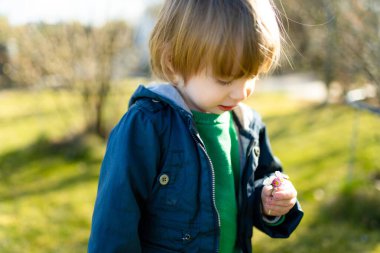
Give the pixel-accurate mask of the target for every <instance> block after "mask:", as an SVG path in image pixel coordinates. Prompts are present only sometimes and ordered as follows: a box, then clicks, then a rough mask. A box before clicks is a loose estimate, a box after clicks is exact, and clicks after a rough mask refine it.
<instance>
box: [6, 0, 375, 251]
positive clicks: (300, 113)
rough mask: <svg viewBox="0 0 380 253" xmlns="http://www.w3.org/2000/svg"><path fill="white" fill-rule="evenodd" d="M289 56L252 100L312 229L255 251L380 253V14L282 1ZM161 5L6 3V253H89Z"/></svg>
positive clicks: (358, 5) (260, 244) (303, 227)
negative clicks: (113, 138) (100, 186)
mask: <svg viewBox="0 0 380 253" xmlns="http://www.w3.org/2000/svg"><path fill="white" fill-rule="evenodd" d="M274 2H275V4H276V5H277V7H278V13H279V18H280V19H281V20H282V22H283V28H284V41H285V43H284V57H283V61H282V62H281V64H280V65H281V66H280V67H279V68H278V69H277V70H276V71H275V72H274V73H273V74H272V75H270V76H266V77H262V79H261V80H260V82H259V83H258V85H257V91H256V93H255V94H254V95H253V96H252V97H251V98H250V99H249V101H248V102H247V103H248V104H249V105H250V106H252V107H254V108H255V109H256V110H258V111H259V112H260V113H261V114H262V115H263V117H264V120H265V122H266V123H267V126H268V131H269V134H270V137H271V141H272V146H273V150H274V152H275V154H276V155H277V156H278V157H279V158H280V159H281V161H282V163H283V165H284V168H285V170H286V172H287V174H288V175H289V176H290V178H291V180H292V181H293V183H294V184H295V186H296V188H297V190H298V195H299V200H300V202H301V204H302V206H303V208H304V211H305V217H304V219H303V221H302V222H301V224H300V226H299V227H298V229H297V230H296V231H295V232H294V234H293V235H292V236H291V237H290V238H289V239H286V240H283V239H276V240H275V239H271V238H268V237H267V236H266V235H264V234H262V233H261V232H260V231H255V236H254V239H253V244H254V248H255V250H256V252H335V253H339V252H370V253H375V252H380V230H379V227H380V197H379V196H380V155H379V154H380V146H379V143H380V132H379V126H380V124H379V123H380V118H379V116H380V115H379V114H380V112H379V111H380V109H379V105H380V68H379V67H380V2H379V1H378V0H319V1H315V0H303V1H300V0H298V1H297V0H287V1H281V0H274ZM161 4H162V1H161V0H156V1H153V0H151V1H149V0H144V1H143V0H139V1H132V0H128V1H126V0H123V1H122V0H92V1H89V0H75V1H74V0H65V1H63V0H56V1H47V0H33V1H27V0H0V252H4V253H15V252H31V253H33V252H39V253H40V252H86V247H87V240H88V236H89V232H90V226H91V216H92V210H93V205H94V200H95V196H96V191H97V180H98V175H99V168H100V163H101V161H102V158H103V154H104V150H105V144H106V140H107V135H108V133H109V131H110V130H111V129H112V127H113V126H114V125H115V124H116V123H117V121H118V120H119V118H120V117H121V116H122V115H123V114H124V113H125V111H126V110H127V105H128V100H129V97H130V95H131V94H132V92H133V91H134V90H135V89H136V87H137V85H138V84H141V83H143V84H148V83H150V82H152V81H155V80H154V78H152V77H151V73H150V70H149V55H148V38H149V33H150V31H151V29H152V27H153V25H154V23H155V20H156V17H157V14H158V12H159V9H160V6H161Z"/></svg>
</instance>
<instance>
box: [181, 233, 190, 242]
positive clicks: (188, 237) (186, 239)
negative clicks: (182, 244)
mask: <svg viewBox="0 0 380 253" xmlns="http://www.w3.org/2000/svg"><path fill="white" fill-rule="evenodd" d="M191 239H192V238H191V235H189V234H184V235H183V237H182V240H183V241H190V240H191Z"/></svg>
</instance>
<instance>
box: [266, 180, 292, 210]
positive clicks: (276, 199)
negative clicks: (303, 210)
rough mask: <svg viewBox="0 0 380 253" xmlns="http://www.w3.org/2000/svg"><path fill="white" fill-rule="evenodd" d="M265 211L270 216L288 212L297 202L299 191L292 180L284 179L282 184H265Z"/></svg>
mask: <svg viewBox="0 0 380 253" xmlns="http://www.w3.org/2000/svg"><path fill="white" fill-rule="evenodd" d="M261 201H262V204H263V212H264V214H265V215H268V216H281V215H285V214H287V213H288V212H289V211H290V209H292V207H293V206H294V205H295V204H296V202H297V191H296V189H295V188H294V186H293V184H292V182H290V181H289V180H286V179H285V180H283V181H282V182H281V185H280V186H278V187H273V186H272V185H265V186H264V188H263V191H262V192H261Z"/></svg>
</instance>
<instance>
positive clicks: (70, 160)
mask: <svg viewBox="0 0 380 253" xmlns="http://www.w3.org/2000/svg"><path fill="white" fill-rule="evenodd" d="M89 139H91V138H89V136H88V135H87V134H78V135H75V136H71V137H69V138H67V139H64V140H61V141H59V142H52V141H50V140H48V139H47V138H45V137H43V136H41V137H40V138H39V139H37V141H36V142H35V143H32V144H31V145H29V146H28V147H26V148H23V149H22V150H15V151H11V152H8V153H5V154H2V155H0V183H1V184H2V185H3V186H5V187H3V189H6V190H2V191H0V201H3V200H4V201H5V200H12V199H15V198H21V197H25V196H30V195H37V194H44V193H48V192H50V191H55V190H60V189H63V188H65V187H69V186H73V185H75V184H79V183H82V182H86V181H92V180H96V179H97V176H98V166H99V164H100V162H101V160H100V157H97V155H95V154H93V148H92V145H96V144H98V145H100V144H99V143H93V142H94V141H93V140H90V141H89ZM94 168H96V169H94ZM63 172H64V173H63ZM61 174H62V176H60V175H61ZM36 182H41V184H36Z"/></svg>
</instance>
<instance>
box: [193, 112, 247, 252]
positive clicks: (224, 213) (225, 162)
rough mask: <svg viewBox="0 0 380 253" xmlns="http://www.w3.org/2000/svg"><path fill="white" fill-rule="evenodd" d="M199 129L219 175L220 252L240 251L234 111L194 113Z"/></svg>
mask: <svg viewBox="0 0 380 253" xmlns="http://www.w3.org/2000/svg"><path fill="white" fill-rule="evenodd" d="M193 117H194V121H195V124H196V127H197V130H198V132H199V134H200V136H201V138H202V140H203V142H204V144H205V146H206V150H207V153H208V155H209V157H210V159H211V162H212V165H213V168H214V173H215V201H216V207H217V209H218V213H219V216H220V221H221V232H220V243H219V252H221V253H235V252H239V250H238V249H237V247H236V242H237V214H238V207H237V194H236V191H237V186H238V181H239V171H240V169H239V168H240V162H239V159H240V158H239V157H240V156H239V146H238V145H239V144H238V137H237V133H236V129H235V126H234V122H233V119H232V115H231V113H230V112H225V113H222V114H220V115H219V114H210V113H201V112H197V111H193Z"/></svg>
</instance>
